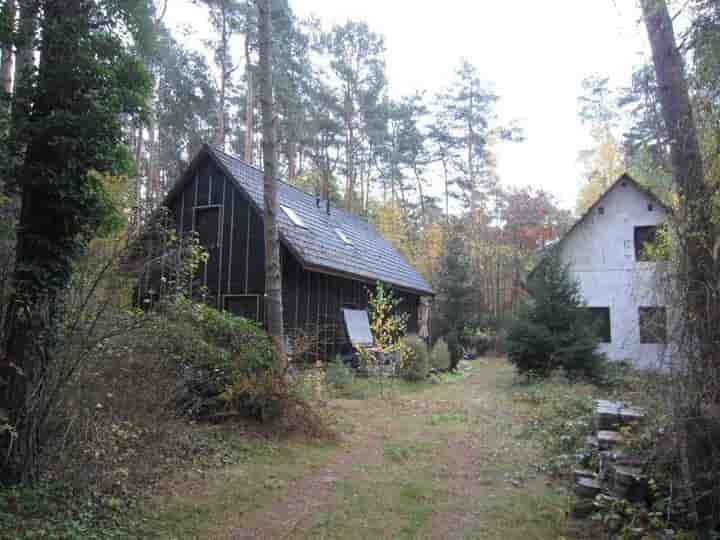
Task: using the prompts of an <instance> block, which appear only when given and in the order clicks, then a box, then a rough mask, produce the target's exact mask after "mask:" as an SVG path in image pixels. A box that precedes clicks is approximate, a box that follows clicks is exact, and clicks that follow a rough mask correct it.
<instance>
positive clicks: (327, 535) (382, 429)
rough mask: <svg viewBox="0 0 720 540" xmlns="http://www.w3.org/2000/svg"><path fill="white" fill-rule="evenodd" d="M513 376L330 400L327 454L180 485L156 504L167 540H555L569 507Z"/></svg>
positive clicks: (259, 464) (305, 451) (482, 372)
mask: <svg viewBox="0 0 720 540" xmlns="http://www.w3.org/2000/svg"><path fill="white" fill-rule="evenodd" d="M511 384H512V370H511V369H510V368H509V366H508V365H507V364H506V363H505V362H503V361H502V360H477V361H475V362H472V363H470V364H469V368H468V373H467V376H466V377H464V378H462V379H459V380H457V381H454V382H449V383H445V384H437V385H433V386H431V387H428V388H426V389H424V390H421V391H418V392H412V393H404V394H401V393H398V392H392V391H391V392H389V394H390V395H389V396H388V395H386V396H385V397H378V398H372V399H365V400H334V401H331V402H330V403H329V404H328V406H329V407H332V409H333V411H335V412H336V416H337V420H338V426H339V428H340V429H341V431H342V433H343V437H342V442H341V443H340V445H336V446H333V447H331V448H323V447H314V446H307V445H288V446H287V447H279V448H275V450H274V451H273V452H271V453H270V455H267V456H266V455H263V454H262V453H261V454H260V455H258V456H255V457H254V458H253V459H251V460H249V461H248V463H246V464H243V465H241V466H233V467H229V468H227V469H223V470H220V471H216V472H215V473H212V474H208V475H203V476H201V477H198V478H192V479H187V480H184V481H181V482H178V483H177V484H176V485H174V486H173V488H172V489H170V490H169V492H168V494H166V495H165V496H164V497H162V498H159V499H158V500H156V501H155V507H156V512H157V515H158V516H159V517H160V518H161V520H162V522H163V523H167V524H172V525H169V526H168V529H169V531H168V533H167V535H166V536H163V537H164V538H218V539H226V538H227V539H236V540H244V539H250V538H253V539H286V538H287V539H373V540H376V539H398V538H408V539H411V538H412V539H414V538H419V539H449V540H452V539H494V538H498V539H500V538H502V539H503V540H514V539H523V540H533V539H538V540H540V539H556V538H558V537H559V536H561V535H562V526H563V517H564V516H563V515H564V510H565V507H566V505H565V496H564V495H563V494H562V493H561V492H558V491H556V490H555V489H553V488H551V487H550V486H548V485H547V484H546V482H545V481H544V479H543V478H542V477H537V476H536V475H535V474H534V473H533V471H534V470H535V468H534V465H535V464H536V463H537V460H538V450H537V448H536V447H535V446H534V444H533V443H532V442H531V441H529V440H527V439H526V438H524V437H523V436H522V430H523V426H524V418H523V414H524V411H523V409H522V406H521V405H518V404H516V403H514V402H513V401H512V399H511V396H510V392H511Z"/></svg>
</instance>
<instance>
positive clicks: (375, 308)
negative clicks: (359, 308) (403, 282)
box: [368, 282, 409, 352]
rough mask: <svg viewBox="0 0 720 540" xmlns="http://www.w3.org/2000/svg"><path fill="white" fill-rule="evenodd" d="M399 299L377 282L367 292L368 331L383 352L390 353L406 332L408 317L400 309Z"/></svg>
mask: <svg viewBox="0 0 720 540" xmlns="http://www.w3.org/2000/svg"><path fill="white" fill-rule="evenodd" d="M400 304H401V299H400V298H398V297H397V296H396V295H395V293H393V291H392V290H388V289H386V288H385V287H384V286H383V284H382V283H380V282H378V284H377V285H376V287H375V290H373V291H369V292H368V310H369V316H370V330H371V331H372V335H373V337H374V338H375V341H376V342H377V344H378V345H379V346H380V348H381V349H382V350H383V352H390V351H392V350H393V349H394V348H395V346H396V345H397V343H398V341H399V340H400V338H401V337H402V336H404V335H405V332H406V330H407V322H408V318H409V315H408V314H407V313H404V312H402V311H401V309H400Z"/></svg>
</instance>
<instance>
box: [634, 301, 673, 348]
mask: <svg viewBox="0 0 720 540" xmlns="http://www.w3.org/2000/svg"><path fill="white" fill-rule="evenodd" d="M657 313H661V314H662V334H661V335H657V334H655V331H656V330H657V329H658V328H660V325H659V324H657V322H656V321H653V318H654V317H657ZM651 322H652V323H653V326H652V328H647V326H648V325H649V324H650V323H651ZM667 326H668V324H667V307H666V306H638V332H639V334H640V344H641V345H667V342H668V328H667ZM648 332H651V334H648Z"/></svg>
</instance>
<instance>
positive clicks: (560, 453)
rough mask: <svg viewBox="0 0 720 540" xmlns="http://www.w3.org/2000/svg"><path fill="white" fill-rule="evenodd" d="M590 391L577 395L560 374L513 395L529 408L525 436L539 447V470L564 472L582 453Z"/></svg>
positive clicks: (590, 405) (588, 425)
mask: <svg viewBox="0 0 720 540" xmlns="http://www.w3.org/2000/svg"><path fill="white" fill-rule="evenodd" d="M590 392H591V387H588V391H587V392H583V391H582V389H581V391H578V385H577V384H571V383H570V381H569V380H568V379H567V378H565V377H563V376H562V375H560V374H555V375H554V376H552V377H550V378H548V379H543V380H535V381H534V382H533V383H532V384H530V385H528V386H525V387H524V388H523V391H521V392H520V393H519V394H516V399H519V400H520V401H524V402H527V403H529V404H530V405H531V408H530V412H529V414H530V421H529V422H528V428H527V429H528V433H529V434H530V435H532V436H533V438H536V439H537V440H539V442H540V443H541V445H542V447H543V450H544V454H545V458H546V462H545V463H544V466H543V468H545V469H546V470H547V471H548V472H551V473H553V474H559V473H564V472H568V470H569V469H570V468H571V467H573V466H574V465H576V463H577V457H578V455H580V454H583V453H584V452H585V438H586V437H587V436H588V435H590V434H591V433H592V431H593V412H594V410H593V397H592V395H591V393H590Z"/></svg>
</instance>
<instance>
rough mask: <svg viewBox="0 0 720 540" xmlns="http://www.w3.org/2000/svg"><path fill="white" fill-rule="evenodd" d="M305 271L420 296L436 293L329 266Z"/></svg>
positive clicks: (314, 266)
mask: <svg viewBox="0 0 720 540" xmlns="http://www.w3.org/2000/svg"><path fill="white" fill-rule="evenodd" d="M302 266H303V268H304V269H305V270H307V271H308V272H317V273H318V274H327V275H331V276H337V277H342V278H346V279H351V280H353V281H362V282H363V283H367V284H369V285H372V284H374V283H377V282H378V281H380V282H382V283H387V284H388V285H390V286H392V287H393V288H395V289H397V290H399V291H404V292H408V293H411V294H416V295H418V296H435V291H433V290H432V289H429V288H428V289H418V288H415V287H409V286H407V285H402V284H400V283H394V282H392V281H388V280H386V279H382V278H380V277H370V276H362V275H360V274H353V273H351V272H343V271H341V270H337V269H335V268H330V267H327V266H322V265H318V264H303V265H302Z"/></svg>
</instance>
